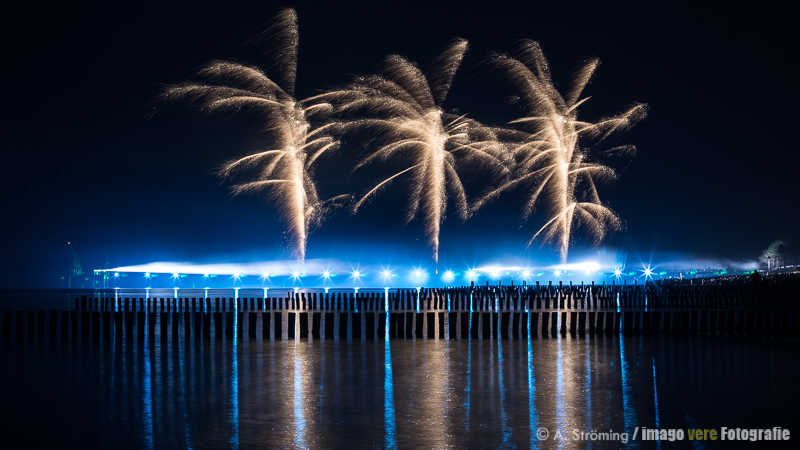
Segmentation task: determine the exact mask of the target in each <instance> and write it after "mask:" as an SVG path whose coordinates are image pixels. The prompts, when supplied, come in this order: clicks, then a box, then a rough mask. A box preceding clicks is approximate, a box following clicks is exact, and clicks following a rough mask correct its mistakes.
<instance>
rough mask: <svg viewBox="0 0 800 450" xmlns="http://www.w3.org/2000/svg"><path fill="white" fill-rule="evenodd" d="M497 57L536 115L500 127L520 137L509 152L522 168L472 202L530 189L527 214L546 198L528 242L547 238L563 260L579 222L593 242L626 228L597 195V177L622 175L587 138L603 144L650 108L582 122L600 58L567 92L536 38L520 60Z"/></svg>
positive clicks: (619, 150) (629, 150)
mask: <svg viewBox="0 0 800 450" xmlns="http://www.w3.org/2000/svg"><path fill="white" fill-rule="evenodd" d="M493 63H494V64H495V66H496V67H498V68H501V69H503V70H504V71H505V73H506V75H507V77H508V79H509V80H510V82H511V84H512V85H513V86H514V87H515V88H516V89H517V90H518V91H519V93H520V96H521V99H522V100H523V101H524V102H525V103H526V106H527V108H528V110H529V114H530V115H529V116H527V117H523V118H520V119H517V120H514V121H512V122H511V123H513V124H518V126H519V127H520V128H521V130H510V129H508V130H504V131H498V135H499V136H500V137H502V138H503V139H507V140H509V141H513V142H514V144H513V145H512V149H511V151H512V152H513V154H514V160H515V162H516V170H515V173H514V175H513V176H512V178H511V181H508V182H507V183H505V184H502V185H501V186H500V187H498V188H495V189H493V190H491V191H489V192H487V193H486V194H484V196H483V197H482V198H481V199H479V200H478V201H477V202H476V203H475V206H474V208H478V207H481V206H483V205H484V204H486V203H488V202H490V201H492V200H493V199H494V198H496V197H497V196H498V195H499V194H501V193H502V192H505V191H508V190H511V189H513V188H516V187H518V186H525V187H527V188H529V189H530V190H529V192H528V194H527V195H528V199H527V201H526V204H525V206H524V208H523V211H522V219H523V220H527V219H528V218H529V217H530V215H531V214H532V213H533V212H534V210H535V207H536V206H537V205H539V204H543V207H544V208H543V209H544V211H545V213H546V219H545V220H546V222H545V224H544V226H542V227H541V228H540V229H539V230H538V231H537V232H536V233H535V234H534V235H533V237H532V238H531V240H530V241H528V244H527V245H528V247H530V246H531V245H532V244H533V242H534V240H536V239H537V238H539V239H541V241H542V244H554V245H555V247H556V248H557V250H558V252H559V255H560V257H561V262H562V263H565V262H566V261H567V254H568V250H569V245H570V237H571V235H572V232H573V228H577V227H583V228H585V230H586V231H587V233H588V235H589V236H590V237H592V238H593V240H594V244H595V245H599V244H600V242H602V240H603V239H604V238H605V236H606V234H607V233H608V232H611V231H617V230H619V229H620V228H621V224H620V220H619V218H618V217H617V214H616V213H615V212H614V211H612V210H611V209H610V208H608V207H607V206H605V205H603V204H602V202H601V201H600V198H599V196H598V193H597V183H599V182H601V181H607V180H612V179H614V178H616V174H615V172H614V171H613V169H611V168H609V167H608V166H605V165H603V164H602V163H601V162H599V161H597V160H596V159H595V158H592V157H591V156H592V155H591V153H590V151H589V148H588V147H583V146H581V145H580V144H581V142H582V141H583V142H587V143H591V144H597V143H599V142H600V141H602V140H604V139H605V138H606V137H608V136H609V135H610V134H612V133H613V132H615V131H624V130H625V129H627V128H630V127H631V126H633V125H634V124H635V123H636V122H638V121H640V120H642V119H644V117H645V116H646V114H647V107H646V105H643V104H636V105H634V106H632V107H630V108H629V109H628V110H626V111H624V112H622V113H620V114H618V115H616V116H613V117H609V118H605V119H602V120H600V121H598V122H596V123H589V122H583V121H580V120H578V106H580V105H581V104H582V103H583V102H584V101H586V100H588V97H587V98H584V99H580V96H581V93H582V92H583V89H584V88H585V87H586V85H587V84H588V83H589V80H590V79H591V77H592V75H593V74H594V71H595V69H596V68H597V66H598V64H599V60H597V59H590V60H588V61H586V62H585V63H583V64H582V65H581V66H580V67H578V69H577V70H575V72H574V74H573V79H572V82H571V83H570V84H569V86H568V88H567V90H566V93H565V94H564V95H562V94H561V93H559V92H558V90H557V89H556V88H555V86H554V84H553V81H552V79H551V77H550V70H549V67H548V62H547V60H546V59H545V57H544V54H543V52H542V49H541V47H540V46H539V44H538V43H537V42H533V41H524V42H523V43H522V45H521V46H520V48H519V51H518V57H517V58H514V57H510V56H507V55H497V56H496V57H495V58H494V60H493ZM634 151H635V149H634V147H633V146H620V147H615V148H612V149H610V150H606V151H605V152H602V153H603V154H605V155H609V156H617V155H631V154H633V153H634Z"/></svg>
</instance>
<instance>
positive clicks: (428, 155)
mask: <svg viewBox="0 0 800 450" xmlns="http://www.w3.org/2000/svg"><path fill="white" fill-rule="evenodd" d="M466 51H467V41H465V40H461V39H459V40H456V41H454V42H453V43H452V44H450V46H449V47H448V48H447V49H446V50H445V51H444V52H443V53H442V54H441V55H440V56H439V57H438V58H436V60H435V61H434V65H433V70H432V71H431V72H430V73H429V75H428V76H427V77H426V76H425V75H424V74H423V73H422V72H421V71H420V69H419V68H417V66H416V65H415V64H414V63H412V62H411V61H409V60H407V59H406V58H404V57H402V56H398V55H391V56H389V57H387V58H386V60H385V61H384V63H383V67H382V70H381V71H380V73H381V74H382V75H372V76H366V77H361V78H358V79H356V80H355V81H354V83H353V84H352V85H351V86H350V87H349V88H348V89H346V90H342V91H339V92H337V93H335V94H332V95H331V94H328V95H327V97H328V98H329V99H330V101H331V103H334V104H335V105H336V108H337V110H338V111H339V112H344V113H351V114H357V115H358V113H363V114H365V116H366V118H365V119H355V120H350V121H348V122H346V123H345V128H344V129H345V130H348V129H350V130H352V129H355V130H367V131H370V132H372V133H374V137H375V139H376V141H377V142H378V144H379V145H378V148H377V149H375V150H371V151H370V152H369V154H368V155H367V156H366V157H364V158H363V159H362V160H361V161H360V162H359V163H358V164H357V165H356V166H355V168H354V169H353V170H358V169H361V168H364V167H366V166H368V165H369V164H371V163H373V162H375V161H385V160H388V159H392V160H400V161H402V164H403V167H404V168H403V169H402V170H400V171H399V172H397V173H395V174H394V175H392V176H390V177H388V178H386V179H385V180H383V181H381V182H380V183H378V184H376V185H375V186H374V187H373V188H372V189H370V190H369V191H368V192H367V193H366V194H364V195H363V196H362V197H361V198H360V199H358V200H357V201H356V202H355V203H354V204H353V207H352V212H353V213H354V214H355V213H356V212H357V211H358V210H359V209H360V208H361V207H362V206H364V205H365V204H367V203H368V202H369V201H371V200H372V199H373V198H374V197H375V196H376V195H377V194H378V193H379V192H380V191H381V190H382V189H384V188H386V187H387V186H388V185H389V184H390V183H391V182H392V181H394V180H395V179H397V178H398V177H400V176H401V175H404V174H405V175H406V176H407V177H408V179H409V181H408V190H409V200H408V208H407V214H406V222H407V223H408V222H410V221H412V220H414V219H415V218H416V217H417V216H418V215H419V216H421V217H422V220H423V223H424V227H425V233H426V235H427V237H428V245H429V246H430V247H431V249H432V253H433V259H434V262H436V263H438V260H439V230H440V227H441V224H442V223H443V222H444V220H445V214H446V212H447V204H448V200H449V199H451V198H452V200H453V202H454V204H455V207H456V210H457V213H458V215H459V217H460V218H461V219H462V220H466V219H467V217H468V215H469V213H470V210H469V207H468V204H467V198H466V194H465V192H464V186H463V185H462V183H461V179H460V178H459V175H458V173H457V171H456V167H457V166H459V167H461V165H463V164H474V165H476V166H478V167H480V168H482V169H484V170H487V171H488V172H489V173H491V174H492V175H498V174H501V173H502V172H503V171H504V170H507V169H505V166H504V159H503V158H504V155H505V148H504V146H503V145H502V144H501V143H500V142H498V140H497V139H496V137H495V135H494V132H493V131H492V130H491V129H490V128H489V127H486V126H484V125H482V124H480V123H478V122H477V121H474V120H471V119H468V118H466V117H465V116H463V115H462V116H460V115H454V114H449V113H446V112H444V111H443V109H442V107H441V104H442V102H443V101H444V99H445V97H446V96H447V92H448V91H449V89H450V85H451V83H452V80H453V77H454V76H455V73H456V71H457V70H458V67H459V66H460V64H461V61H462V59H463V57H464V53H465V52H466Z"/></svg>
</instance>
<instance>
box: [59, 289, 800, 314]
mask: <svg viewBox="0 0 800 450" xmlns="http://www.w3.org/2000/svg"><path fill="white" fill-rule="evenodd" d="M648 289H651V288H647V289H645V288H641V289H640V288H634V287H631V288H628V289H625V288H624V287H597V288H596V289H590V288H586V289H581V288H574V289H560V290H559V289H514V288H505V289H502V288H497V289H491V290H490V289H485V288H484V289H475V290H466V289H423V290H420V291H417V290H396V291H394V292H383V291H377V292H376V291H372V292H360V293H354V292H345V293H343V292H338V293H319V295H318V293H316V292H313V293H295V292H293V291H286V296H285V297H280V296H274V297H267V298H263V297H237V298H234V297H227V298H226V297H223V298H220V297H216V298H213V299H212V298H202V297H200V298H198V297H191V298H189V297H179V298H164V297H161V298H142V297H140V298H136V297H132V298H131V297H124V298H118V297H95V298H91V297H90V298H87V297H81V298H76V299H75V309H76V310H79V311H86V310H89V311H144V312H154V311H159V312H186V311H190V312H226V311H234V310H249V311H275V310H290V311H351V312H360V311H376V312H378V311H384V312H386V311H387V310H388V311H418V310H425V311H447V312H450V311H459V312H463V311H489V312H501V311H522V310H542V309H544V310H549V309H558V310H563V309H568V310H587V311H589V310H628V309H642V308H644V309H649V310H654V309H675V308H678V309H685V308H688V309H698V308H743V307H764V306H777V307H798V306H800V303H799V302H798V301H796V299H788V298H772V297H771V298H769V299H766V298H763V297H759V296H756V295H751V294H749V293H747V292H738V293H737V292H726V293H725V294H723V295H708V296H703V295H689V294H681V293H676V292H662V294H663V295H658V294H657V293H651V294H649V295H648V292H647V291H648ZM702 292H703V291H700V290H697V293H699V294H702ZM667 294H669V295H667ZM715 294H720V293H719V292H717V293H715ZM387 307H388V309H387Z"/></svg>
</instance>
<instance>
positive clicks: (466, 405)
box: [464, 294, 472, 430]
mask: <svg viewBox="0 0 800 450" xmlns="http://www.w3.org/2000/svg"><path fill="white" fill-rule="evenodd" d="M470 295H472V294H470ZM470 315H471V314H470ZM471 374H472V345H467V387H466V388H465V389H464V392H466V401H465V402H464V428H465V429H467V430H469V403H470V395H471V393H470V386H471V385H472V376H471Z"/></svg>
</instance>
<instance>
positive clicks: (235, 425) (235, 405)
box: [229, 291, 239, 448]
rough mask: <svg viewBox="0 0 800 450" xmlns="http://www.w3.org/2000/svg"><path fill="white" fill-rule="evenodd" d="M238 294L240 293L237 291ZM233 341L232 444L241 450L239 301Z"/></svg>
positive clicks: (234, 313)
mask: <svg viewBox="0 0 800 450" xmlns="http://www.w3.org/2000/svg"><path fill="white" fill-rule="evenodd" d="M237 293H238V291H237ZM233 304H234V305H235V306H234V307H233V339H231V400H230V408H231V414H230V423H231V428H232V429H233V430H232V431H233V433H232V434H231V439H230V441H229V442H230V444H231V446H232V447H233V448H239V357H238V355H237V354H236V350H237V346H238V343H237V337H238V336H239V334H238V333H237V331H238V330H237V329H236V327H237V326H238V323H237V322H238V320H236V319H237V318H238V316H239V314H238V312H239V300H236V301H234V302H233Z"/></svg>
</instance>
